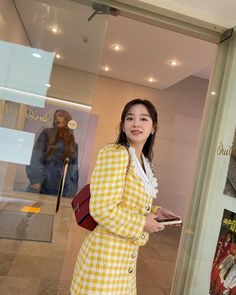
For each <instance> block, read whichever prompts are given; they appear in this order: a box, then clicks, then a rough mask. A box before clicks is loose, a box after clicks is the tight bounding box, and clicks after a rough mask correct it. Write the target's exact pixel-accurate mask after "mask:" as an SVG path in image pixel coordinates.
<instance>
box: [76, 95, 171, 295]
mask: <svg viewBox="0 0 236 295" xmlns="http://www.w3.org/2000/svg"><path fill="white" fill-rule="evenodd" d="M156 130H157V112H156V110H155V107H154V106H153V105H152V104H151V103H150V102H149V101H147V100H141V99H135V100H132V101H130V102H129V103H128V104H127V105H126V106H125V108H124V110H123V113H122V116H121V122H120V134H119V136H118V139H117V142H116V144H112V145H108V146H106V147H104V148H103V149H102V150H101V151H100V152H99V154H98V158H97V162H96V166H95V169H94V171H93V175H92V178H91V184H90V188H91V200H90V211H91V215H92V216H93V218H94V219H95V220H96V221H97V222H98V226H97V227H96V228H95V230H94V231H93V232H91V233H90V234H89V235H88V236H87V238H86V239H85V241H84V243H83V244H82V246H81V249H80V252H79V255H78V258H77V263H76V267H75V271H74V276H73V280H72V285H71V294H72V295H85V294H86V295H88V294H93V295H94V294H99V295H100V294H103V295H123V294H124V295H131V294H136V261H137V255H138V248H139V246H142V245H144V244H145V243H146V242H147V240H148V236H149V233H153V232H158V231H160V230H163V229H164V226H163V225H162V224H160V223H158V222H157V221H156V220H155V219H156V218H157V217H158V218H161V219H162V218H167V217H168V218H169V217H176V215H175V214H173V213H172V212H170V211H169V210H166V209H164V208H158V207H155V206H154V207H152V200H153V198H155V197H156V193H157V181H156V178H155V177H154V176H153V171H152V165H151V158H152V147H153V143H154V139H155V135H156Z"/></svg>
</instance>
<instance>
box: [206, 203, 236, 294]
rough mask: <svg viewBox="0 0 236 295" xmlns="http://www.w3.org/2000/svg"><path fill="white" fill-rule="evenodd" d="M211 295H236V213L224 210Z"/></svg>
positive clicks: (213, 266) (214, 263)
mask: <svg viewBox="0 0 236 295" xmlns="http://www.w3.org/2000/svg"><path fill="white" fill-rule="evenodd" d="M209 293H210V294H211V295H236V213H235V212H232V211H229V210H226V209H225V210H224V213H223V217H222V222H221V228H220V233H219V238H218V242H217V246H216V251H215V256H214V260H213V264H212V269H211V279H210V290H209Z"/></svg>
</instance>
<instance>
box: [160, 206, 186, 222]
mask: <svg viewBox="0 0 236 295" xmlns="http://www.w3.org/2000/svg"><path fill="white" fill-rule="evenodd" d="M156 218H158V220H159V221H161V220H165V219H169V218H179V219H181V216H179V215H176V214H175V213H173V212H172V211H170V210H168V209H165V208H162V207H161V208H159V209H157V212H156ZM174 226H177V227H178V226H181V224H175V225H174Z"/></svg>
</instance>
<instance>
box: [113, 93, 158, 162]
mask: <svg viewBox="0 0 236 295" xmlns="http://www.w3.org/2000/svg"><path fill="white" fill-rule="evenodd" d="M136 104H142V105H144V106H145V107H146V109H147V111H148V113H149V115H150V117H151V119H152V122H153V127H154V133H153V134H152V133H151V134H150V135H149V137H148V138H147V140H146V142H145V144H144V147H143V151H142V152H143V154H144V156H145V157H147V158H148V159H149V161H151V160H152V156H153V151H152V148H153V144H154V140H155V136H156V131H157V124H158V116H157V111H156V108H155V107H154V105H153V104H152V103H151V102H150V101H149V100H146V99H141V98H136V99H133V100H131V101H130V102H128V103H127V104H126V105H125V107H124V109H123V112H122V114H121V121H120V124H119V135H118V137H117V140H116V143H117V144H121V145H123V146H125V147H128V146H129V143H128V140H127V137H126V134H125V132H123V127H124V121H125V118H126V115H127V113H128V112H129V110H130V108H131V107H132V106H134V105H136Z"/></svg>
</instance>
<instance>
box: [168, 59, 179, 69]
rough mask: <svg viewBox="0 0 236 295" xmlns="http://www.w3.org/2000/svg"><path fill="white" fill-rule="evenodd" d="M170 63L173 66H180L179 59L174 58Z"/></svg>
mask: <svg viewBox="0 0 236 295" xmlns="http://www.w3.org/2000/svg"><path fill="white" fill-rule="evenodd" d="M169 64H170V65H171V66H173V67H175V66H178V65H179V62H178V61H177V60H175V59H172V60H170V61H169Z"/></svg>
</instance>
